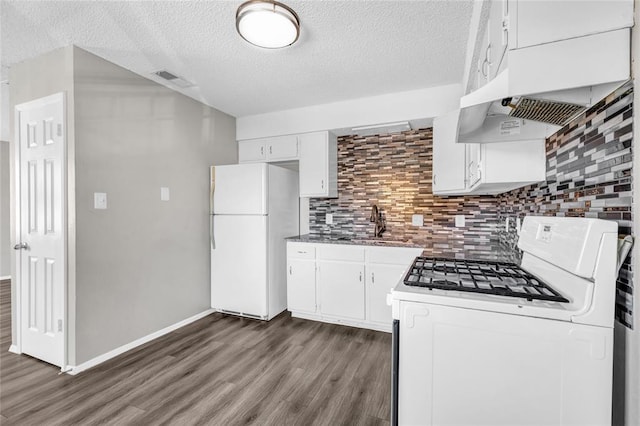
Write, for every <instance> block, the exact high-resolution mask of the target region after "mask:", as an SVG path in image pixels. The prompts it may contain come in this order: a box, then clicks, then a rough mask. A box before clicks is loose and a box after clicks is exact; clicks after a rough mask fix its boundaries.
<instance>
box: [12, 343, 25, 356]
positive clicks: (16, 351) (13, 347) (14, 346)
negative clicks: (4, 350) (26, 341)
mask: <svg viewBox="0 0 640 426" xmlns="http://www.w3.org/2000/svg"><path fill="white" fill-rule="evenodd" d="M9 352H11V353H12V354H18V355H20V354H21V353H22V352H20V351H19V350H18V347H17V346H16V345H11V346H9Z"/></svg>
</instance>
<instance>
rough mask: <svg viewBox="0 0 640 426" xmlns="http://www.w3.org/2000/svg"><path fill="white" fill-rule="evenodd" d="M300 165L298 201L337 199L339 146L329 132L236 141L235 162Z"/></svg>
mask: <svg viewBox="0 0 640 426" xmlns="http://www.w3.org/2000/svg"><path fill="white" fill-rule="evenodd" d="M290 161H299V164H298V166H299V167H298V172H299V175H300V196H301V197H327V198H334V197H337V196H338V143H337V138H336V136H335V135H333V134H332V133H330V132H314V133H304V134H300V135H287V136H275V137H271V138H262V139H248V140H242V141H238V162H239V163H259V162H287V163H288V162H290Z"/></svg>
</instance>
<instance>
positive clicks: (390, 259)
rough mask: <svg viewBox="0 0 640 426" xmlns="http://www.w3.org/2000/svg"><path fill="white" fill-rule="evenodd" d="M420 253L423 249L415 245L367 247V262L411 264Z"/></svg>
mask: <svg viewBox="0 0 640 426" xmlns="http://www.w3.org/2000/svg"><path fill="white" fill-rule="evenodd" d="M420 253H422V249H421V248H414V247H367V262H368V263H381V264H387V265H406V266H409V264H410V263H411V262H413V259H415V258H416V256H419V255H420Z"/></svg>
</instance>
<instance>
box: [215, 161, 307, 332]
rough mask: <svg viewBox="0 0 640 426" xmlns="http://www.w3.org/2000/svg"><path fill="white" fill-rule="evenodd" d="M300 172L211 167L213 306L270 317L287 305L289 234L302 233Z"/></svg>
mask: <svg viewBox="0 0 640 426" xmlns="http://www.w3.org/2000/svg"><path fill="white" fill-rule="evenodd" d="M298 196H299V191H298V174H297V173H296V172H295V171H292V170H288V169H285V168H283V167H277V166H273V165H270V164H265V163H256V164H234V165H228V166H213V167H211V193H210V204H211V206H210V208H211V307H212V308H214V309H215V310H217V311H219V312H224V313H229V314H234V315H241V316H246V317H251V318H257V319H263V320H270V319H271V318H273V317H275V316H276V315H278V314H279V313H280V312H282V311H284V310H285V309H286V307H287V284H286V282H287V280H286V244H285V238H286V237H290V236H294V235H298V231H299V227H298V223H299V203H298Z"/></svg>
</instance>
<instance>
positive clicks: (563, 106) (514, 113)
mask: <svg viewBox="0 0 640 426" xmlns="http://www.w3.org/2000/svg"><path fill="white" fill-rule="evenodd" d="M585 109H586V107H584V106H582V105H576V104H571V103H566V102H558V101H547V100H544V99H534V98H526V97H522V98H520V100H519V101H518V103H517V104H516V106H515V108H514V109H513V110H511V112H510V113H509V115H510V116H511V117H516V118H522V119H525V120H534V121H541V122H543V123H550V124H555V125H556V126H564V125H565V124H567V123H568V122H569V121H571V119H573V118H574V117H575V116H577V115H578V114H580V113H582V112H583V111H584V110H585Z"/></svg>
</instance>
